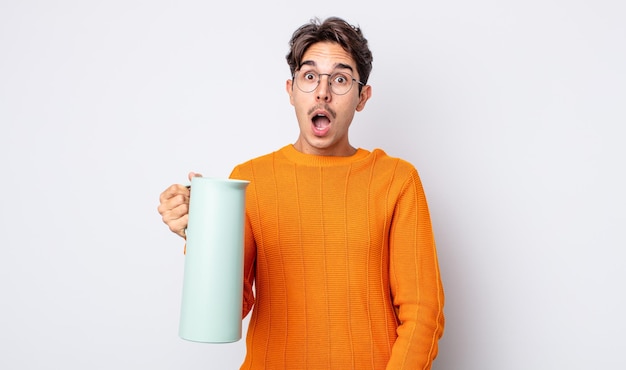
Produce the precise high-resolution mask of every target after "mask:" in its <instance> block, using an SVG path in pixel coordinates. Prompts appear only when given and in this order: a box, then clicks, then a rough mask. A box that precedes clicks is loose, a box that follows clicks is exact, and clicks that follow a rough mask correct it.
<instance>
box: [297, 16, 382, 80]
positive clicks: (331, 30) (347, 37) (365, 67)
mask: <svg viewBox="0 0 626 370" xmlns="http://www.w3.org/2000/svg"><path fill="white" fill-rule="evenodd" d="M323 41H330V42H334V43H337V44H339V45H340V46H341V47H342V48H343V49H344V50H345V51H346V52H348V53H349V54H350V55H351V56H352V59H354V61H355V62H356V67H357V71H358V72H359V80H360V81H361V82H363V84H366V83H367V80H368V78H369V75H370V72H371V71H372V60H373V58H372V52H371V51H370V49H369V46H368V45H367V39H365V37H363V33H362V32H361V29H360V28H359V27H356V26H352V25H351V24H349V23H348V22H346V21H344V20H343V19H341V18H338V17H330V18H327V19H326V20H324V21H323V22H320V20H319V19H317V18H315V19H312V20H311V21H310V22H309V23H307V24H304V25H303V26H301V27H300V28H298V29H297V30H296V31H295V32H294V33H293V35H292V36H291V40H290V41H289V48H290V49H289V53H288V54H287V57H286V58H287V64H289V68H290V69H291V75H292V76H293V75H294V74H295V73H296V71H297V70H298V69H299V68H300V67H301V63H302V56H303V55H304V53H305V52H306V50H307V49H308V48H309V46H311V45H313V44H315V43H317V42H323ZM359 87H360V86H359Z"/></svg>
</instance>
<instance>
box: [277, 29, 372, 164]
mask: <svg viewBox="0 0 626 370" xmlns="http://www.w3.org/2000/svg"><path fill="white" fill-rule="evenodd" d="M290 45H291V51H290V52H289V54H288V55H287V61H288V63H289V66H290V68H291V72H292V78H291V79H289V80H287V83H286V90H287V93H288V94H289V101H290V103H291V105H293V107H294V108H295V112H296V117H297V119H298V125H299V127H300V135H299V136H298V140H296V142H295V143H294V147H295V148H296V149H297V150H299V151H300V152H302V153H306V154H316V155H324V156H350V155H352V154H354V153H355V151H356V149H355V148H354V147H352V146H351V145H350V142H349V138H348V129H349V128H350V125H351V123H352V119H353V118H354V114H355V112H359V111H361V110H363V108H364V107H365V103H366V102H367V101H368V100H369V98H370V97H371V94H372V87H371V86H370V85H367V84H366V82H367V79H368V77H369V73H370V71H371V69H372V53H371V52H370V50H369V48H368V46H367V40H365V38H364V37H363V35H362V34H361V31H360V30H359V29H357V28H355V27H352V26H351V25H349V24H348V23H346V22H345V21H343V20H341V19H339V18H329V19H327V20H326V21H324V22H322V23H320V22H319V21H317V20H315V21H312V22H311V23H309V24H306V25H304V26H302V27H300V28H299V29H298V30H296V32H294V34H293V37H292V39H291V42H290Z"/></svg>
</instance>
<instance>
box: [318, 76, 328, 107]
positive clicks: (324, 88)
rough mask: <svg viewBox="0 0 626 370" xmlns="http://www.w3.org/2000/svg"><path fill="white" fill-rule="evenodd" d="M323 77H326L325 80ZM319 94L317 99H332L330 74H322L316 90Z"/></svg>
mask: <svg viewBox="0 0 626 370" xmlns="http://www.w3.org/2000/svg"><path fill="white" fill-rule="evenodd" d="M322 77H326V80H324V79H323V78H322ZM315 92H316V94H317V96H316V98H317V100H324V101H330V99H331V91H330V76H329V75H326V74H321V75H320V83H319V85H318V86H317V90H315Z"/></svg>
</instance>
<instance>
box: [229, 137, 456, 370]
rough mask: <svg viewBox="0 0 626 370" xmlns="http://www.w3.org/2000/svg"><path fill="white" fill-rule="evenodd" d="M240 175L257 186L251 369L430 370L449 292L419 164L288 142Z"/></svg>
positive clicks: (249, 233)
mask: <svg viewBox="0 0 626 370" xmlns="http://www.w3.org/2000/svg"><path fill="white" fill-rule="evenodd" d="M231 178H236V179H242V180H249V181H250V185H249V186H248V188H247V190H246V245H245V263H244V269H245V270H244V272H245V279H244V284H245V286H244V307H243V316H244V317H245V316H246V315H247V314H248V312H249V311H250V310H251V309H252V307H253V305H254V310H253V311H252V317H251V319H250V325H249V328H248V332H247V338H246V346H247V352H246V358H245V361H244V363H243V365H242V366H241V369H243V370H257V369H264V370H272V369H281V370H282V369H285V370H298V369H314V370H319V369H324V370H326V369H340V370H346V369H357V370H365V369H376V370H382V369H387V370H392V369H393V370H399V369H411V370H415V369H430V367H431V364H432V361H433V359H434V358H435V357H436V355H437V348H438V346H437V342H438V340H439V338H440V337H441V335H442V333H443V326H444V317H443V303H444V295H443V288H442V285H441V280H440V276H439V267H438V263H437V255H436V250H435V242H434V238H433V233H432V228H431V223H430V216H429V211H428V206H427V203H426V198H425V196H424V192H423V189H422V185H421V182H420V179H419V177H418V174H417V172H416V170H415V169H414V167H413V166H412V165H411V164H409V163H407V162H405V161H403V160H400V159H397V158H392V157H389V156H388V155H386V154H385V153H384V152H383V151H381V150H374V151H373V152H369V151H367V150H363V149H359V150H358V151H357V153H356V154H355V155H353V156H351V157H321V156H312V155H306V154H302V153H300V152H298V151H296V150H295V148H294V147H293V146H291V145H288V146H286V147H284V148H282V149H280V150H279V151H277V152H274V153H271V154H268V155H265V156H262V157H259V158H256V159H253V160H251V161H249V162H246V163H244V164H241V165H239V166H237V167H236V168H235V169H234V170H233V172H232V174H231ZM253 284H254V291H253V288H252V286H253ZM255 296H256V299H255Z"/></svg>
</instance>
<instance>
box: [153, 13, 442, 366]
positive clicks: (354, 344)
mask: <svg viewBox="0 0 626 370" xmlns="http://www.w3.org/2000/svg"><path fill="white" fill-rule="evenodd" d="M290 47H291V50H290V52H289V54H288V55H287V62H288V64H289V66H290V69H291V73H292V76H293V78H292V79H290V80H288V81H287V83H286V89H287V93H288V94H289V100H290V102H291V104H292V105H293V106H294V108H295V112H296V117H297V120H298V125H299V127H300V134H299V136H298V138H297V140H296V141H295V143H294V144H293V145H287V146H285V147H283V148H281V149H279V150H278V151H276V152H273V153H270V154H267V155H265V156H262V157H259V158H255V159H252V160H250V161H248V162H246V163H243V164H241V165H238V166H236V167H235V168H234V170H233V172H232V174H231V177H232V178H236V179H242V180H248V181H250V184H249V186H248V188H247V190H246V229H245V257H244V258H245V261H244V274H245V277H244V307H243V315H242V317H245V316H246V315H247V314H248V313H249V312H250V310H252V317H251V318H250V324H249V328H248V332H247V337H246V346H247V353H246V357H245V360H244V363H243V365H242V366H241V369H246V370H248V369H250V370H252V369H287V370H294V369H340V370H345V369H358V370H364V369H376V370H379V369H380V370H382V369H387V370H391V369H393V370H398V369H411V370H414V369H430V368H431V365H432V361H433V360H434V358H435V357H436V355H437V349H438V340H439V338H440V337H441V335H442V333H443V326H444V316H443V303H444V295H443V288H442V285H441V280H440V276H439V267H438V263H437V254H436V248H435V241H434V237H433V232H432V228H431V222H430V216H429V211H428V206H427V202H426V197H425V195H424V191H423V189H422V185H421V182H420V179H419V176H418V174H417V171H416V170H415V168H414V167H413V166H412V165H411V164H410V163H408V162H406V161H403V160H401V159H398V158H392V157H390V156H388V155H386V154H385V153H384V152H383V151H382V150H379V149H376V150H373V151H371V152H370V151H368V150H365V149H361V148H355V147H353V146H352V145H351V144H350V142H349V140H348V129H349V127H350V123H351V122H352V119H353V117H354V114H355V112H357V111H361V110H362V109H363V108H364V107H365V104H366V102H367V101H368V99H369V98H370V96H371V93H372V88H371V86H369V85H367V79H368V77H369V73H370V71H371V68H372V54H371V52H370V50H369V47H368V44H367V40H366V39H365V38H364V37H363V34H362V32H361V30H360V29H359V28H357V27H354V26H351V25H350V24H348V23H346V22H345V21H343V20H341V19H339V18H329V19H327V20H325V21H324V22H323V23H320V22H318V21H313V22H311V23H309V24H305V25H304V26H302V27H300V28H299V29H298V30H296V31H295V32H294V34H293V36H292V39H291V41H290ZM194 175H195V174H193V173H192V174H190V176H194ZM188 203H189V190H188V189H187V188H186V187H184V186H182V185H172V186H170V187H169V188H168V189H166V190H165V191H164V192H163V193H162V194H161V196H160V205H159V207H158V210H159V213H160V214H161V215H162V218H163V221H164V222H165V223H166V224H167V225H168V226H169V228H170V229H171V230H172V231H173V232H175V233H177V234H178V235H180V236H182V237H184V236H185V234H184V229H185V227H186V225H187V211H188ZM253 284H254V285H255V291H254V293H253V289H252V286H253ZM255 295H256V296H255Z"/></svg>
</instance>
